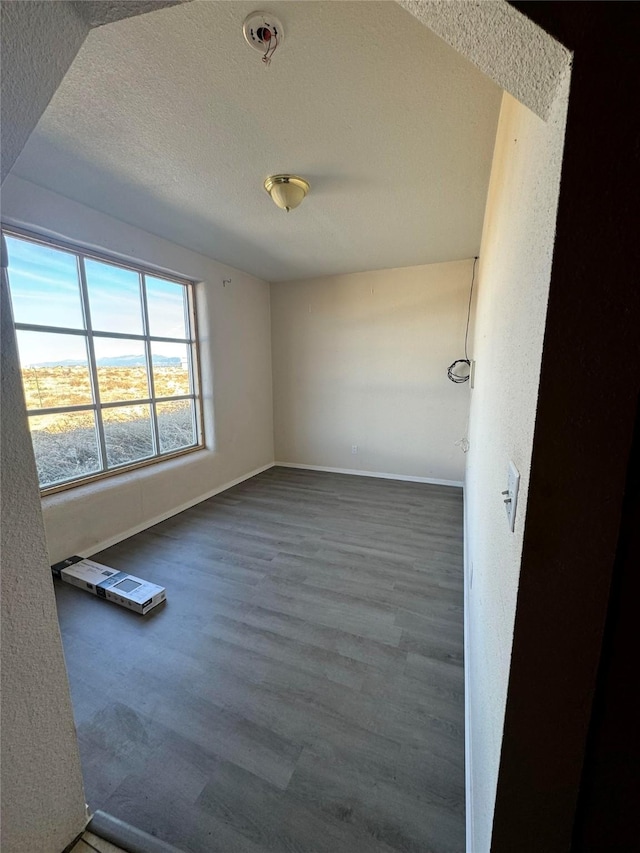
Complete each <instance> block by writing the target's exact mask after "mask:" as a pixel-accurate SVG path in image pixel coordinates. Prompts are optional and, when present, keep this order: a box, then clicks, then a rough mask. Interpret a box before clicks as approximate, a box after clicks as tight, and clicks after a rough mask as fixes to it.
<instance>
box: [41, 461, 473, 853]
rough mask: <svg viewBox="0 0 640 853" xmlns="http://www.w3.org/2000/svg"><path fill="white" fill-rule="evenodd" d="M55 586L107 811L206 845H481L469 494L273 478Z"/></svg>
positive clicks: (308, 476)
mask: <svg viewBox="0 0 640 853" xmlns="http://www.w3.org/2000/svg"><path fill="white" fill-rule="evenodd" d="M96 559H98V560H99V561H100V562H103V563H106V564H108V565H110V566H113V567H116V568H118V569H121V570H126V571H129V572H131V573H132V574H137V575H140V576H142V577H144V578H146V579H148V580H150V581H153V582H156V583H160V584H162V585H164V586H166V587H167V602H166V603H165V604H164V605H161V606H160V607H159V608H158V609H157V610H156V611H155V612H152V613H151V614H149V615H148V616H146V617H140V616H137V615H135V614H132V613H130V612H128V611H126V610H124V609H123V608H120V607H116V606H115V605H111V604H107V603H106V602H104V601H101V600H98V599H96V598H94V597H92V596H90V595H84V594H83V593H82V592H81V591H79V590H77V589H75V588H72V587H69V586H67V585H65V584H62V583H60V582H56V596H57V602H58V613H59V618H60V625H61V630H62V637H63V643H64V648H65V655H66V659H67V666H68V670H69V679H70V683H71V692H72V697H73V702H74V711H75V716H76V725H77V729H78V738H79V743H80V751H81V757H82V763H83V770H84V778H85V787H86V794H87V800H88V803H89V805H90V807H91V808H92V809H102V810H104V811H107V812H110V813H111V814H113V815H115V816H116V817H119V818H121V819H123V820H125V821H127V822H128V823H131V824H133V825H135V826H138V827H140V828H141V829H144V830H145V831H147V832H150V833H152V834H154V835H157V836H158V837H160V838H163V839H164V840H166V841H168V842H170V843H172V844H174V845H175V846H176V847H178V848H179V849H181V850H184V851H188V853H216V851H220V853H285V851H286V853H396V852H397V851H405V853H462V851H463V850H464V830H465V818H464V679H463V668H462V667H463V656H462V651H463V638H462V631H463V628H462V623H463V617H462V612H463V611H462V603H463V588H462V493H461V491H460V490H459V489H455V488H448V487H442V486H430V485H423V484H416V483H404V482H397V481H391V480H380V479H373V478H364V477H350V476H347V475H341V474H327V473H320V472H313V471H304V470H297V469H287V468H272V469H270V470H269V471H265V472H264V473H263V474H260V475H259V476H257V477H254V478H253V479H251V480H248V481H246V482H245V483H242V484H241V485H239V486H236V487H234V488H233V489H230V490H228V491H226V492H224V493H222V494H220V495H218V496H216V497H214V498H211V499H210V500H208V501H205V502H203V503H201V504H199V505H197V506H195V507H193V508H192V509H190V510H187V511H186V512H183V513H181V514H180V515H178V516H175V517H173V518H171V519H169V520H167V521H165V522H162V523H161V524H158V525H156V526H155V527H153V528H150V529H149V530H147V531H145V532H144V533H140V534H138V535H137V536H134V537H132V538H131V539H129V540H127V541H125V542H121V543H120V544H118V545H115V546H114V547H113V548H109V549H108V550H107V551H104V552H102V553H101V554H99V555H96Z"/></svg>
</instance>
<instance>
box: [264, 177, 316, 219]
mask: <svg viewBox="0 0 640 853" xmlns="http://www.w3.org/2000/svg"><path fill="white" fill-rule="evenodd" d="M264 188H265V190H266V191H267V192H268V193H269V195H270V196H271V198H272V200H273V202H274V204H276V205H277V206H278V207H279V208H281V210H286V211H287V213H289V211H290V210H293V208H294V207H297V206H298V205H299V204H300V202H301V201H302V199H303V198H304V197H305V196H306V194H307V193H308V192H309V190H310V189H311V187H310V186H309V184H308V183H307V181H305V179H304V178H299V177H298V176H297V175H270V176H269V177H268V178H267V180H266V181H265V182H264Z"/></svg>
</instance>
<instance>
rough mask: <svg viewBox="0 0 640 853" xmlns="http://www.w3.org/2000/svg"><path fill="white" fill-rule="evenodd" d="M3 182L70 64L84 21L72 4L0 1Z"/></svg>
mask: <svg viewBox="0 0 640 853" xmlns="http://www.w3.org/2000/svg"><path fill="white" fill-rule="evenodd" d="M0 15H1V17H2V72H3V73H2V77H1V78H0V83H1V88H2V91H1V95H0V109H1V124H2V150H1V155H2V180H3V181H4V179H5V177H6V176H7V175H8V173H9V169H10V168H11V167H12V166H13V164H14V162H15V160H16V158H17V157H18V154H19V153H20V151H21V150H22V147H23V145H24V144H25V142H26V141H27V139H28V138H29V134H30V133H31V131H32V130H33V128H34V127H35V126H36V124H37V122H38V119H39V118H40V116H41V115H42V113H43V112H44V110H45V108H46V106H47V104H48V103H49V101H50V100H51V98H52V97H53V94H54V92H55V91H56V89H57V88H58V85H59V83H60V81H61V80H62V78H63V76H64V74H65V72H66V71H67V69H68V68H69V66H70V65H71V63H72V62H73V60H74V58H75V55H76V53H77V52H78V50H79V48H80V46H81V45H82V42H83V41H84V40H85V36H86V35H87V33H88V32H89V24H88V23H87V22H85V21H84V20H83V19H82V18H81V17H80V15H79V14H78V11H77V9H75V8H74V6H73V4H72V3H67V2H64V0H59V1H58V2H57V3H51V2H50V0H30V2H29V3H2V4H0Z"/></svg>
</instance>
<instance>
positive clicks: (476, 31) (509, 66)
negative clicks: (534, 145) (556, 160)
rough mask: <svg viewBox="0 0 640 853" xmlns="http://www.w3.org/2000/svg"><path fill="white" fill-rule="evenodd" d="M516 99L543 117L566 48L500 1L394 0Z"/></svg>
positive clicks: (563, 66)
mask: <svg viewBox="0 0 640 853" xmlns="http://www.w3.org/2000/svg"><path fill="white" fill-rule="evenodd" d="M398 2H399V3H400V5H401V6H403V7H404V8H405V9H406V10H407V11H409V12H411V14H412V15H415V17H416V18H418V20H419V21H422V23H423V24H424V25H425V26H427V27H429V29H431V30H433V32H434V33H436V34H437V35H439V36H440V38H442V39H443V40H444V41H446V43H447V44H449V45H451V47H454V48H455V49H456V50H457V51H459V52H460V53H461V54H462V55H463V56H464V57H466V58H467V59H469V60H470V61H471V62H473V63H474V65H476V66H477V67H478V68H479V69H480V71H482V72H484V73H485V74H486V75H487V76H488V77H490V78H491V79H492V80H493V81H494V83H497V84H498V85H499V86H501V87H502V88H503V89H505V90H506V91H507V92H509V93H510V94H511V95H513V96H514V98H517V99H518V100H519V101H520V102H521V103H523V104H525V105H526V106H528V107H529V109H531V110H533V112H534V113H536V115H539V116H540V117H541V118H544V119H546V118H547V117H548V116H549V113H550V110H551V106H552V104H553V103H554V100H555V98H556V96H557V94H558V91H559V88H560V86H561V85H562V81H563V79H564V72H565V69H566V66H567V63H568V61H569V56H570V53H569V51H568V50H567V49H566V48H565V47H563V46H562V45H561V44H560V42H558V41H556V40H555V39H553V38H551V36H549V35H547V33H545V32H544V31H543V30H541V29H540V27H538V26H536V24H534V23H533V22H532V21H530V20H529V18H526V17H525V16H524V15H523V14H521V13H520V12H518V11H517V10H516V9H514V8H513V6H511V5H510V4H509V3H506V2H504V0H484V2H481V3H478V2H469V0H463V2H451V0H398Z"/></svg>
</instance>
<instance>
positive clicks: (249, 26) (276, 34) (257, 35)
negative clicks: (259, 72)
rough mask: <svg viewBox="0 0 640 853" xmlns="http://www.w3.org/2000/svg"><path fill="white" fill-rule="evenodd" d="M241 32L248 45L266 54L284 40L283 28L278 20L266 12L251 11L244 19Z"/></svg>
mask: <svg viewBox="0 0 640 853" xmlns="http://www.w3.org/2000/svg"><path fill="white" fill-rule="evenodd" d="M242 32H243V33H244V37H245V40H246V42H247V44H248V45H251V47H254V48H255V49H256V50H259V51H260V53H261V54H262V55H263V56H266V55H268V54H269V52H271V54H273V52H274V51H275V50H276V48H277V47H279V46H280V45H281V44H282V42H283V41H284V30H283V28H282V24H281V23H280V20H279V19H278V18H276V17H275V15H269V14H268V13H267V12H252V13H251V14H250V15H247V17H246V18H245V19H244V24H243V25H242Z"/></svg>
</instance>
